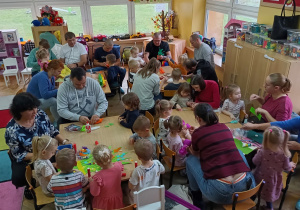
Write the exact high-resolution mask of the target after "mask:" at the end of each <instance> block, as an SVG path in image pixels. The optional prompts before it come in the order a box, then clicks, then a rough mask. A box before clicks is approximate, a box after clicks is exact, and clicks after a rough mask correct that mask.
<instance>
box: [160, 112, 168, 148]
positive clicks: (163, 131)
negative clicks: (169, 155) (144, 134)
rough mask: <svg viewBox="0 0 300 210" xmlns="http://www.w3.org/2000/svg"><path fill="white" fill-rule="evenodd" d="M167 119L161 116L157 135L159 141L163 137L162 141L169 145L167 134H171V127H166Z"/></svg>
mask: <svg viewBox="0 0 300 210" xmlns="http://www.w3.org/2000/svg"><path fill="white" fill-rule="evenodd" d="M165 120H167V119H164V118H159V132H158V135H157V141H158V142H159V141H160V139H162V141H163V142H164V144H165V145H166V146H169V143H168V141H167V136H168V134H169V132H170V131H169V129H166V127H165V124H164V122H165Z"/></svg>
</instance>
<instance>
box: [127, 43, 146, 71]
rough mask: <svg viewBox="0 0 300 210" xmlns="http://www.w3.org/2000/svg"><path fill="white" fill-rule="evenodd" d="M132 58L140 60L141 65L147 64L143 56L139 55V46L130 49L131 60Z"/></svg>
mask: <svg viewBox="0 0 300 210" xmlns="http://www.w3.org/2000/svg"><path fill="white" fill-rule="evenodd" d="M131 60H136V61H138V62H139V63H140V65H141V66H145V65H146V62H145V61H144V60H143V59H142V58H141V57H139V48H137V47H132V48H131V49H130V57H129V61H131Z"/></svg>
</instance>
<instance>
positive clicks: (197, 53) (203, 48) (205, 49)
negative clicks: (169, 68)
mask: <svg viewBox="0 0 300 210" xmlns="http://www.w3.org/2000/svg"><path fill="white" fill-rule="evenodd" d="M194 59H195V60H196V61H199V60H200V59H203V60H206V61H208V62H209V63H210V65H212V67H214V68H215V61H214V54H213V52H212V50H211V48H210V46H209V45H208V44H206V43H204V42H201V45H200V47H199V48H195V50H194Z"/></svg>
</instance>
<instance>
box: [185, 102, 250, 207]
mask: <svg viewBox="0 0 300 210" xmlns="http://www.w3.org/2000/svg"><path fill="white" fill-rule="evenodd" d="M194 115H195V118H196V120H197V121H198V123H199V125H200V127H199V128H197V129H196V130H195V131H194V132H193V134H192V145H191V147H190V152H191V154H192V155H190V156H188V158H187V161H186V171H187V175H188V179H189V183H190V189H191V192H192V195H193V196H192V197H193V203H194V205H196V206H198V207H200V208H201V207H202V199H201V198H202V194H204V195H205V197H206V198H207V199H208V200H210V201H212V202H214V203H218V204H230V203H232V194H233V193H234V192H240V191H245V190H248V189H250V188H253V187H255V180H254V177H253V175H252V173H251V172H250V169H249V167H248V165H247V162H246V159H245V157H244V155H243V153H242V152H240V151H239V150H238V149H237V148H236V145H235V143H234V140H233V137H232V134H231V131H230V130H229V129H228V127H227V126H226V125H225V124H221V123H219V119H218V117H217V115H216V114H215V112H214V111H213V109H212V107H211V106H210V105H209V104H207V103H202V104H198V105H197V106H196V107H195V109H194ZM201 192H202V193H201Z"/></svg>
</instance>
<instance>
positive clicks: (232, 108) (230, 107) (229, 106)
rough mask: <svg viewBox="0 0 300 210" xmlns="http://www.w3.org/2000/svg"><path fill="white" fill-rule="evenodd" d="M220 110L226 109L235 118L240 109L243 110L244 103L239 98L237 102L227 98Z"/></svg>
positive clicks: (238, 115) (237, 116)
mask: <svg viewBox="0 0 300 210" xmlns="http://www.w3.org/2000/svg"><path fill="white" fill-rule="evenodd" d="M222 110H225V111H228V112H230V113H231V114H233V115H234V117H235V118H236V119H239V117H240V111H241V110H245V103H244V101H242V100H239V101H238V103H237V104H235V103H232V101H230V100H229V99H226V100H225V101H224V103H223V106H222Z"/></svg>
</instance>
